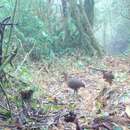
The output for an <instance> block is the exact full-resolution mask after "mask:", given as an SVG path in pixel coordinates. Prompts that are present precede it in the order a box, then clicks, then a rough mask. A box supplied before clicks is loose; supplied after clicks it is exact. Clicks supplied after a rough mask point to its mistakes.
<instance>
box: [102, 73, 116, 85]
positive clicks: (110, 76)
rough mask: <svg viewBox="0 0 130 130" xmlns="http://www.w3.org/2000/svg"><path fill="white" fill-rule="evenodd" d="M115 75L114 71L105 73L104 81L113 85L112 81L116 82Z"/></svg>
mask: <svg viewBox="0 0 130 130" xmlns="http://www.w3.org/2000/svg"><path fill="white" fill-rule="evenodd" d="M114 78H115V77H114V75H113V73H112V71H104V72H103V79H104V80H105V81H106V82H108V83H109V84H110V85H112V81H113V80H114Z"/></svg>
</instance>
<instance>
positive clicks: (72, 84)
mask: <svg viewBox="0 0 130 130" xmlns="http://www.w3.org/2000/svg"><path fill="white" fill-rule="evenodd" d="M63 76H64V80H65V81H66V83H67V85H68V87H69V88H71V89H73V90H74V93H75V94H77V93H78V90H79V89H80V88H81V87H84V88H85V84H84V83H83V82H82V81H81V80H80V79H78V78H69V77H68V74H67V73H65V72H64V73H63Z"/></svg>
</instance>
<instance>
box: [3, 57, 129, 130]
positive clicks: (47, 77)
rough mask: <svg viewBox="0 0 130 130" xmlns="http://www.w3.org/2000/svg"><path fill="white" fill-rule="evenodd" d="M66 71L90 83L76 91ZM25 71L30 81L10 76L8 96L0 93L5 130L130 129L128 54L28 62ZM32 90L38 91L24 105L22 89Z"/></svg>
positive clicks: (7, 89) (6, 90)
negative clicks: (108, 73) (107, 73)
mask: <svg viewBox="0 0 130 130" xmlns="http://www.w3.org/2000/svg"><path fill="white" fill-rule="evenodd" d="M27 70H29V71H28V72H27ZM102 70H106V71H112V73H113V75H114V79H113V80H112V84H110V82H109V81H107V80H104V78H103V73H102ZM63 72H67V73H68V74H69V76H71V77H78V78H79V79H80V80H82V81H83V82H84V83H85V88H80V89H79V91H78V94H76V95H75V94H74V92H73V90H72V89H71V88H69V87H68V86H67V84H66V82H65V81H64V78H63V75H62V73H63ZM12 75H13V74H12ZM22 76H23V77H24V79H26V78H27V77H29V78H28V79H29V82H28V83H26V82H25V80H24V79H23V81H22V80H18V78H16V77H13V76H12V77H7V78H8V81H9V84H10V87H9V88H6V89H5V92H6V95H5V94H2V95H0V98H1V100H0V128H1V129H2V130H15V129H16V130H20V129H21V130H62V129H63V130H75V129H76V130H86V129H94V130H97V129H99V128H100V129H101V130H103V129H108V130H112V129H123V130H127V129H128V125H129V124H130V92H129V85H130V62H129V58H124V57H118V58H117V57H111V56H106V57H104V58H102V60H99V59H90V60H89V62H88V61H87V62H86V61H85V60H84V57H83V58H81V59H78V60H77V59H75V58H74V57H67V58H63V59H62V58H61V59H55V60H54V62H51V63H49V64H44V63H33V64H32V65H30V64H29V65H26V66H24V67H23V71H22ZM20 79H22V78H20ZM14 86H15V87H14ZM29 89H32V90H33V96H32V97H31V100H30V101H29V102H24V103H23V105H22V100H24V99H21V95H20V94H21V91H23V90H29ZM0 91H1V93H2V90H0ZM6 96H8V100H9V102H7V98H6ZM9 104H10V108H9Z"/></svg>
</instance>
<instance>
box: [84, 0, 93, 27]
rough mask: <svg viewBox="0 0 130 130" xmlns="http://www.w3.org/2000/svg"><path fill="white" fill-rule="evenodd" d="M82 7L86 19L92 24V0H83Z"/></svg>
mask: <svg viewBox="0 0 130 130" xmlns="http://www.w3.org/2000/svg"><path fill="white" fill-rule="evenodd" d="M84 8H85V12H86V15H87V17H88V20H89V22H90V24H91V26H93V21H94V0H84Z"/></svg>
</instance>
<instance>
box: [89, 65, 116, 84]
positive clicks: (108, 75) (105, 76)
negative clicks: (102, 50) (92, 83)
mask: <svg viewBox="0 0 130 130" xmlns="http://www.w3.org/2000/svg"><path fill="white" fill-rule="evenodd" d="M90 69H92V70H96V71H100V72H102V74H103V79H104V80H105V81H106V82H108V83H109V84H110V85H112V82H113V80H114V78H115V77H114V74H113V73H112V71H107V70H102V69H97V68H92V67H90Z"/></svg>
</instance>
